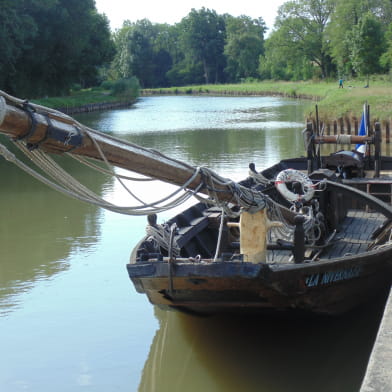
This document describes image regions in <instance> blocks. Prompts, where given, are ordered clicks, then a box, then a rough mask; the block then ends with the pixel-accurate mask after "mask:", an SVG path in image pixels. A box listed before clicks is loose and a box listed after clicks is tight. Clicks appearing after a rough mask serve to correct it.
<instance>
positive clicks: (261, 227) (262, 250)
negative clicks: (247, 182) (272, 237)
mask: <svg viewBox="0 0 392 392" xmlns="http://www.w3.org/2000/svg"><path fill="white" fill-rule="evenodd" d="M282 225H283V224H282V223H281V222H272V221H270V220H269V219H268V217H267V212H266V209H263V210H259V211H257V212H255V213H250V212H247V211H244V212H242V213H241V217H240V223H239V227H240V252H241V254H242V255H243V256H244V261H247V262H253V263H260V262H265V261H266V252H267V233H268V230H269V229H270V228H271V227H278V226H282Z"/></svg>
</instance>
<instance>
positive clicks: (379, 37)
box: [347, 12, 385, 85]
mask: <svg viewBox="0 0 392 392" xmlns="http://www.w3.org/2000/svg"><path fill="white" fill-rule="evenodd" d="M347 40H348V42H349V44H350V60H351V63H352V67H353V70H354V71H355V72H356V73H357V74H359V75H362V76H364V75H367V76H368V83H367V84H368V85H369V74H371V73H377V72H379V71H380V70H381V64H380V62H379V60H380V57H381V55H382V53H383V52H384V51H385V41H384V34H383V32H382V28H381V23H380V22H379V21H378V20H376V18H375V17H374V16H373V15H372V14H371V13H370V12H368V13H366V14H365V15H363V16H362V17H361V18H359V21H358V24H357V25H355V26H353V28H352V30H351V34H349V35H348V38H347Z"/></svg>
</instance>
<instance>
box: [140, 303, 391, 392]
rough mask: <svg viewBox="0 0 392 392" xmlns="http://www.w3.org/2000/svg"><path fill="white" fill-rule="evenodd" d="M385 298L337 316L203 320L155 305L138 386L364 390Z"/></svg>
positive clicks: (152, 390) (153, 389)
mask: <svg viewBox="0 0 392 392" xmlns="http://www.w3.org/2000/svg"><path fill="white" fill-rule="evenodd" d="M384 301H385V298H383V299H380V301H379V302H378V303H377V304H376V306H374V305H372V306H369V307H368V308H366V309H362V310H359V311H355V312H352V313H350V314H348V315H345V316H342V317H338V318H321V319H320V318H310V319H292V318H281V319H268V318H260V317H259V318H257V317H245V316H243V317H234V316H220V317H210V318H197V317H193V316H187V315H183V314H179V313H175V312H164V311H161V310H160V309H158V308H156V309H155V315H156V317H157V318H158V320H159V323H160V328H159V330H158V331H157V333H156V336H155V338H154V341H153V343H152V345H151V349H150V353H149V357H148V359H147V361H146V364H145V366H144V370H143V374H142V379H141V382H140V386H139V392H157V391H159V392H166V391H171V392H173V391H178V392H179V391H187V392H192V391H195V392H196V391H202V390H204V391H209V392H213V391H225V392H237V391H243V392H253V391H258V392H264V391H265V392H270V391H275V392H287V391H290V392H295V391H298V392H305V391H309V392H314V391H318V392H333V391H336V392H338V391H345V392H350V391H352V392H354V391H358V390H359V387H360V385H361V381H362V377H363V374H364V372H365V370H366V366H367V358H368V356H369V354H370V351H371V347H372V344H373V339H374V337H375V335H376V333H377V326H378V320H379V319H380V317H381V314H382V309H383V305H384Z"/></svg>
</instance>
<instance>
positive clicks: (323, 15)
mask: <svg viewBox="0 0 392 392" xmlns="http://www.w3.org/2000/svg"><path fill="white" fill-rule="evenodd" d="M260 9H261V13H262V7H261V8H260ZM125 17H126V15H125ZM0 25H1V28H0V39H1V42H2V43H3V44H2V45H1V47H0V59H1V60H0V88H1V89H5V90H7V91H9V92H11V93H16V94H18V95H30V96H42V95H55V94H65V93H68V92H69V91H70V89H71V88H72V87H73V86H79V87H88V86H93V85H99V84H101V83H102V82H104V81H109V82H111V86H117V87H118V86H124V85H126V83H127V82H120V83H117V84H116V83H114V82H116V81H121V80H124V81H129V80H134V78H137V79H138V81H139V83H140V86H141V87H143V88H151V87H167V86H183V85H189V84H203V83H206V84H207V83H238V82H243V81H245V80H248V81H250V80H266V79H268V80H270V79H280V80H294V81H295V80H306V79H312V78H317V79H318V78H322V79H326V78H344V79H345V78H350V77H352V76H362V77H368V76H369V75H370V74H377V73H387V72H389V71H390V70H391V68H392V0H290V1H286V2H285V3H284V4H283V5H282V6H281V7H280V8H279V11H278V15H277V18H276V21H275V25H274V28H273V29H272V31H270V32H269V34H268V36H267V28H266V25H265V23H264V20H263V18H262V15H261V16H260V17H259V18H257V19H252V18H250V17H248V16H246V15H242V16H239V17H233V16H231V15H228V14H224V15H219V14H217V13H216V11H214V10H210V9H206V8H201V9H199V10H195V9H192V10H191V11H190V12H189V14H188V15H187V16H186V17H184V18H183V19H182V20H181V21H180V22H179V23H176V24H174V25H168V24H154V23H151V22H150V21H149V20H147V19H144V20H139V21H137V22H130V21H129V20H126V21H125V22H124V23H123V26H122V27H121V28H120V29H118V30H116V31H115V32H113V33H111V32H110V29H109V23H108V20H107V18H106V16H105V15H101V14H99V13H98V12H97V10H96V8H95V1H94V0H0ZM4 43H5V44H4ZM108 85H109V84H108V83H106V86H108Z"/></svg>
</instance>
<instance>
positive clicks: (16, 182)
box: [0, 139, 111, 316]
mask: <svg viewBox="0 0 392 392" xmlns="http://www.w3.org/2000/svg"><path fill="white" fill-rule="evenodd" d="M1 142H2V143H5V144H7V147H8V148H11V149H12V146H11V145H10V143H9V142H7V141H6V140H5V139H2V140H1ZM59 161H60V163H61V165H62V166H63V167H64V168H65V169H66V170H67V171H68V172H70V173H71V174H74V175H75V176H76V177H78V178H79V179H80V180H81V181H82V182H83V183H85V184H86V185H87V186H89V187H90V188H91V189H92V190H94V191H95V192H97V193H101V192H102V191H103V189H104V188H105V187H107V186H108V183H109V182H110V181H111V180H109V179H108V178H104V177H99V176H91V170H90V169H88V168H83V167H80V165H79V164H77V163H76V162H74V161H72V160H69V159H63V158H60V159H59ZM0 176H1V179H2V182H3V184H4V186H3V187H2V190H1V197H0V201H1V203H0V205H1V209H0V260H1V263H0V272H1V273H0V316H1V315H2V314H6V313H8V312H9V311H10V309H12V308H13V307H14V306H16V305H17V300H10V297H11V296H14V295H15V294H17V293H20V292H24V291H26V290H29V289H30V288H31V287H33V286H34V282H35V281H37V280H42V279H48V278H50V277H51V276H53V275H54V274H57V273H58V272H60V271H64V270H66V269H67V268H69V258H70V257H71V255H72V254H74V253H78V252H80V251H82V250H83V249H86V248H88V247H90V246H92V245H94V244H95V243H96V241H97V238H98V237H99V231H100V214H101V212H100V211H99V210H98V209H97V208H96V207H93V206H90V205H87V204H85V203H81V202H80V201H76V200H73V199H70V198H68V197H66V196H63V195H61V194H59V193H57V192H55V191H53V190H51V189H49V188H48V187H47V186H45V185H43V184H41V183H39V182H38V181H37V180H35V179H33V178H32V177H30V176H28V175H27V174H25V173H23V172H22V171H21V170H20V169H19V168H17V167H15V166H14V165H12V164H11V163H8V162H6V161H4V160H2V161H1V162H0Z"/></svg>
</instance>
